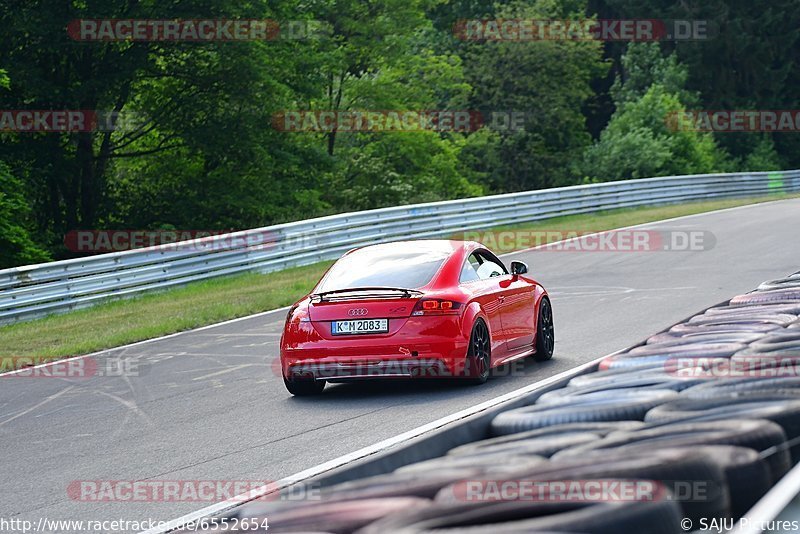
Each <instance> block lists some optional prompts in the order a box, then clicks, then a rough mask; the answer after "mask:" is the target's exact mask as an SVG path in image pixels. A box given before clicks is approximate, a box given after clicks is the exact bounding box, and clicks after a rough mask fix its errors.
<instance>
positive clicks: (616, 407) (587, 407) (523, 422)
mask: <svg viewBox="0 0 800 534" xmlns="http://www.w3.org/2000/svg"><path fill="white" fill-rule="evenodd" d="M677 396H678V394H677V393H675V392H674V391H668V390H656V389H653V390H649V391H637V392H631V393H629V394H620V396H618V397H605V398H601V399H597V398H592V399H581V400H575V399H569V400H565V401H563V402H560V403H558V404H536V405H533V406H524V407H522V408H516V409H514V410H509V411H507V412H503V413H501V414H499V415H497V416H496V417H495V418H494V419H493V420H492V423H491V434H492V435H493V436H504V435H506V434H515V433H517V432H524V431H526V430H533V429H535V428H543V427H547V426H551V425H560V424H564V423H589V422H596V421H641V420H642V419H643V418H644V415H645V414H646V413H647V411H648V410H650V409H651V408H654V407H656V406H658V405H659V404H663V403H665V402H669V401H670V400H674V399H675V398H677Z"/></svg>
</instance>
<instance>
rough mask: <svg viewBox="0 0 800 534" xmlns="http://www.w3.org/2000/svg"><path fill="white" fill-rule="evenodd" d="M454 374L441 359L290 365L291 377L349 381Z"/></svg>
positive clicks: (433, 376)
mask: <svg viewBox="0 0 800 534" xmlns="http://www.w3.org/2000/svg"><path fill="white" fill-rule="evenodd" d="M450 376H453V374H452V371H451V370H450V369H449V367H448V366H447V365H446V364H445V362H443V361H441V360H426V359H413V360H412V359H408V360H382V361H379V362H365V363H315V362H311V363H295V364H293V365H291V366H290V367H289V377H290V379H296V378H304V379H307V380H308V379H312V378H313V379H314V380H327V381H331V382H346V381H350V380H369V379H374V378H444V377H450Z"/></svg>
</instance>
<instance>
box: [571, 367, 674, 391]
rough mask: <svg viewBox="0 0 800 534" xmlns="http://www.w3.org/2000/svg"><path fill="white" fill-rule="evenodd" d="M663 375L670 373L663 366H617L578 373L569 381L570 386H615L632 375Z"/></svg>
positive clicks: (642, 376) (664, 376)
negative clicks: (640, 367)
mask: <svg viewBox="0 0 800 534" xmlns="http://www.w3.org/2000/svg"><path fill="white" fill-rule="evenodd" d="M634 376H637V377H641V378H646V377H651V376H652V377H663V378H667V377H668V376H669V375H668V374H667V373H666V371H665V370H664V368H663V366H662V367H661V368H656V369H644V370H642V369H630V368H626V367H617V368H615V369H608V370H606V371H595V372H593V373H586V374H583V375H578V376H576V377H575V378H573V379H572V380H570V381H569V382H567V386H568V387H583V386H593V385H601V384H606V385H608V386H609V387H611V386H613V385H614V383H615V382H616V381H617V380H626V379H628V378H630V377H634Z"/></svg>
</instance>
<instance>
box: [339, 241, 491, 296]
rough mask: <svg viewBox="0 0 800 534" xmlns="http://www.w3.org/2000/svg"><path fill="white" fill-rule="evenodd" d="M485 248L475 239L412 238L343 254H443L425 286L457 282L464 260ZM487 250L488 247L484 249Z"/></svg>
mask: <svg viewBox="0 0 800 534" xmlns="http://www.w3.org/2000/svg"><path fill="white" fill-rule="evenodd" d="M479 248H480V249H486V247H484V246H483V245H482V244H480V243H478V242H476V241H462V240H458V239H413V240H404V241H392V242H389V243H379V244H375V245H367V246H364V247H360V248H356V249H353V250H351V251H349V252H347V253H346V254H345V256H352V255H356V256H359V255H362V254H363V255H364V256H365V257H369V256H372V255H374V256H380V255H382V253H383V252H384V251H385V253H386V254H387V255H389V254H391V253H392V252H396V251H397V250H398V249H400V250H408V251H415V252H419V254H426V253H428V254H431V255H434V256H445V255H446V258H445V260H444V261H443V262H442V266H441V268H440V269H439V271H438V272H437V274H436V275H435V276H434V277H433V279H432V280H431V281H430V283H429V284H427V285H426V287H429V288H432V287H447V286H450V285H453V284H457V281H458V276H459V274H460V273H461V267H462V265H463V263H464V260H465V259H466V258H467V256H469V255H470V254H471V253H472V252H473V251H475V250H476V249H479ZM486 250H488V249H486Z"/></svg>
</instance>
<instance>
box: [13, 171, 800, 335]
mask: <svg viewBox="0 0 800 534" xmlns="http://www.w3.org/2000/svg"><path fill="white" fill-rule="evenodd" d="M798 191H800V170H794V171H780V172H750V173H734V174H707V175H693V176H669V177H660V178H645V179H640V180H627V181H620V182H607V183H600V184H591V185H579V186H570V187H560V188H555V189H543V190H537V191H526V192H522V193H511V194H505V195H494V196H487V197H477V198H467V199H460V200H449V201H444V202H432V203H427V204H414V205H408V206H396V207H391V208H383V209H377V210H369V211H360V212H354V213H342V214H339V215H331V216H328V217H320V218H316V219H309V220H304V221H297V222H292V223H286V224H279V225H274V226H268V227H264V228H256V229H253V230H245V231H241V232H235V233H231V234H224V235H216V236H210V237H205V238H202V239H196V240H192V241H182V242H179V243H172V244H165V245H159V246H156V247H149V248H143V249H135V250H127V251H124V252H114V253H110V254H99V255H95V256H90V257H85V258H77V259H71V260H64V261H57V262H51V263H43V264H39V265H27V266H23V267H14V268H11V269H3V270H0V324H8V323H14V322H18V321H25V320H29V319H33V318H36V317H41V316H44V315H49V314H52V313H61V312H66V311H70V310H74V309H79V308H84V307H88V306H91V305H93V304H96V303H99V302H104V301H107V300H110V299H116V298H122V297H129V296H135V295H139V294H142V293H145V292H149V291H156V290H162V289H166V288H170V287H173V286H178V285H183V284H186V283H189V282H194V281H198V280H207V279H210V278H215V277H218V276H225V275H229V274H237V273H243V272H262V273H264V272H270V271H278V270H281V269H285V268H287V267H293V266H299V265H306V264H310V263H314V262H317V261H321V260H328V259H332V258H336V257H338V256H339V255H341V254H342V253H343V252H345V251H347V250H349V249H351V248H353V247H357V246H362V245H367V244H373V243H382V242H387V241H394V240H398V239H419V238H427V237H439V236H447V235H453V234H455V233H457V232H463V231H468V230H478V229H485V228H490V227H494V226H501V225H507V224H514V223H520V222H527V221H536V220H542V219H549V218H552V217H558V216H562V215H575V214H581V213H594V212H598V211H604V210H610V209H618V208H627V207H635V206H648V205H657V204H670V203H678V202H685V201H697V200H707V199H723V198H736V197H751V196H759V195H768V194H775V193H795V192H798Z"/></svg>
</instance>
